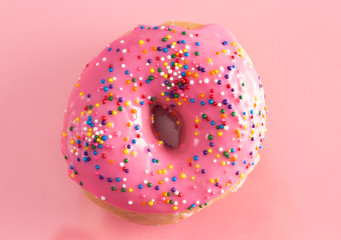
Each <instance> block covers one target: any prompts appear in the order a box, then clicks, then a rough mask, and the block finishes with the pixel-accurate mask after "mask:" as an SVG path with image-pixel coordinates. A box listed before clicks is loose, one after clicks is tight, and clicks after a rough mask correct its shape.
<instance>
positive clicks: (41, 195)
mask: <svg viewBox="0 0 341 240" xmlns="http://www.w3.org/2000/svg"><path fill="white" fill-rule="evenodd" d="M182 1H183V0H173V1H165V2H162V1H159V0H158V1H157V0H153V1H136V2H132V1H109V0H107V1H104V0H101V1H100V0H97V1H89V0H82V1H81V0H59V1H45V0H41V1H38V0H32V1H17V0H11V1H10V0H8V1H5V0H0V136H1V137H0V147H1V154H2V157H1V159H2V160H1V161H2V163H1V167H2V168H1V174H0V239H52V240H57V239H85V240H87V239H163V240H166V239H179V240H181V239H340V237H341V228H340V222H341V219H340V214H341V204H340V202H341V201H340V200H341V199H340V198H341V181H340V177H339V176H340V175H339V172H340V169H341V152H340V150H341V139H340V138H341V124H340V122H341V120H340V118H341V101H340V100H339V96H340V90H341V80H340V76H341V63H340V57H339V55H340V53H341V24H340V23H341V17H340V8H341V5H340V3H337V2H338V1H334V3H333V2H332V1H326V0H325V1H296V0H295V1H283V0H281V1H270V0H262V1H252V0H249V1H234V3H233V2H231V3H229V2H228V1H217V0H210V1H209V2H210V3H211V5H210V6H208V5H207V4H205V3H204V2H205V1H201V2H200V1H198V0H197V1H194V0H192V1H186V3H183V4H180V2H182ZM143 2H148V5H147V4H146V3H143ZM169 19H176V20H188V21H193V22H199V23H203V24H206V23H218V24H221V25H224V26H226V27H227V28H228V29H230V30H231V31H232V32H233V33H234V34H235V35H236V36H237V39H238V40H239V42H241V43H242V45H243V46H244V47H245V49H246V50H247V51H248V53H249V55H250V56H251V57H252V60H253V62H254V64H255V67H256V69H257V71H258V73H259V74H260V75H261V77H262V79H263V83H264V86H265V91H266V95H267V104H268V109H269V110H270V114H269V118H268V128H269V132H268V134H267V140H266V142H265V144H264V148H263V149H262V151H261V157H262V158H261V162H260V164H259V165H258V166H257V167H256V169H255V171H254V172H253V173H252V174H251V175H250V177H249V179H248V181H246V184H245V185H244V187H243V188H241V189H240V190H239V191H238V192H237V193H233V194H230V195H229V196H228V197H227V198H225V199H224V200H222V201H219V202H218V203H216V204H214V205H213V206H211V207H209V208H207V209H206V210H203V211H202V212H200V213H198V214H196V215H194V216H193V217H191V218H189V219H186V220H184V221H182V222H180V223H179V224H176V225H168V226H161V227H151V226H139V225H135V224H132V223H129V222H125V221H121V220H118V219H116V218H115V217H113V216H111V215H110V214H108V213H106V212H105V211H103V210H102V209H100V208H99V207H97V206H95V205H93V204H92V203H91V202H89V201H88V200H87V199H86V198H85V197H84V196H83V193H82V192H81V189H80V188H79V187H78V186H77V185H76V184H75V183H74V182H72V181H71V180H69V179H68V177H67V174H66V167H67V166H66V164H65V163H64V160H63V157H62V155H61V153H60V151H59V140H60V136H61V134H60V130H61V125H62V117H63V111H64V108H65V105H66V101H67V96H68V94H69V93H70V91H71V88H72V87H73V86H74V83H75V81H76V78H77V77H78V75H79V74H80V72H81V70H82V69H83V67H84V66H85V64H86V63H87V62H88V61H90V60H91V59H92V58H93V57H95V56H96V54H97V53H99V51H100V50H102V49H103V48H104V47H105V46H106V44H107V43H109V42H111V41H112V40H114V39H115V38H117V37H119V36H120V35H121V34H123V33H125V32H126V31H127V30H129V29H131V28H133V27H135V26H136V25H138V24H139V23H142V24H151V25H155V24H159V23H161V22H163V21H167V20H169Z"/></svg>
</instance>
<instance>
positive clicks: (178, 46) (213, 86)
mask: <svg viewBox="0 0 341 240" xmlns="http://www.w3.org/2000/svg"><path fill="white" fill-rule="evenodd" d="M169 28H171V30H169ZM167 45H168V46H167ZM158 47H159V49H158ZM182 75H185V76H182ZM165 81H167V82H165ZM179 82H180V84H179ZM168 85H170V86H168ZM156 105H162V106H165V107H167V108H169V109H171V111H174V112H175V113H176V117H177V119H178V121H179V124H180V126H181V140H180V145H179V146H178V147H176V148H170V147H168V146H166V145H165V144H163V142H162V141H161V140H160V139H157V138H156V137H155V133H154V132H153V130H152V127H151V125H152V116H151V110H152V109H153V107H154V106H156ZM265 117H266V108H265V103H264V92H263V88H262V85H261V81H260V79H259V77H258V75H257V73H256V72H255V70H254V68H253V65H252V63H251V62H250V60H249V59H248V57H245V56H244V52H243V50H242V49H241V47H240V45H239V44H238V43H237V42H236V39H235V37H234V36H233V35H232V34H231V33H230V32H229V31H227V30H226V29H224V28H223V27H221V26H218V25H206V26H204V27H203V28H200V29H195V30H188V29H185V28H182V27H176V26H167V27H164V26H158V27H151V26H138V27H136V28H135V29H134V31H133V32H131V33H130V34H128V35H127V36H123V37H121V38H119V39H117V40H115V41H113V42H112V43H110V44H109V45H108V46H107V47H106V48H105V49H104V50H103V51H102V52H101V53H100V54H99V55H98V56H97V57H96V58H95V59H93V60H92V61H91V62H90V63H89V64H88V65H87V66H86V68H85V69H84V70H83V72H82V74H81V76H80V78H79V80H78V81H77V84H76V87H75V88H74V89H73V91H72V93H71V95H70V98H69V101H68V107H67V110H66V113H65V118H64V128H63V137H62V142H61V149H62V152H63V154H64V155H65V158H66V162H67V164H68V165H69V175H70V177H71V178H72V179H73V180H74V181H76V182H77V183H79V184H80V185H81V186H82V187H83V188H84V189H85V190H87V191H89V192H90V193H92V194H94V195H95V196H97V197H98V198H100V199H102V200H104V201H105V202H107V203H110V204H112V205H114V206H117V207H120V208H123V209H127V210H131V211H135V212H143V213H174V212H177V211H181V210H185V209H193V208H196V207H202V206H205V203H207V202H209V201H210V200H212V199H214V198H216V197H218V196H220V195H221V194H223V193H224V192H226V191H227V190H228V189H229V188H230V187H232V186H234V185H235V184H237V182H238V181H239V180H240V179H241V178H243V176H244V174H245V173H246V171H248V170H251V169H252V168H253V167H254V165H255V164H256V163H257V161H258V159H259V155H258V150H259V148H261V144H262V141H263V140H264V133H265V131H266V128H265Z"/></svg>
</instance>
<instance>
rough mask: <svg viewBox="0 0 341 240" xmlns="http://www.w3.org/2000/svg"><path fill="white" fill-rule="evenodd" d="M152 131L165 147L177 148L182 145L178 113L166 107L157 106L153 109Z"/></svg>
mask: <svg viewBox="0 0 341 240" xmlns="http://www.w3.org/2000/svg"><path fill="white" fill-rule="evenodd" d="M152 130H153V133H154V135H155V137H156V138H157V139H158V140H162V141H163V142H164V144H165V146H167V147H170V148H176V147H177V146H178V145H179V143H180V133H181V126H180V121H179V119H178V117H177V116H176V113H175V112H174V111H172V110H171V109H169V108H168V107H166V106H161V105H156V106H154V107H153V108H152Z"/></svg>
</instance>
